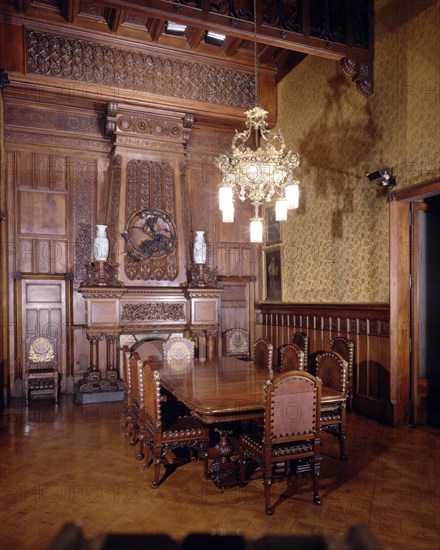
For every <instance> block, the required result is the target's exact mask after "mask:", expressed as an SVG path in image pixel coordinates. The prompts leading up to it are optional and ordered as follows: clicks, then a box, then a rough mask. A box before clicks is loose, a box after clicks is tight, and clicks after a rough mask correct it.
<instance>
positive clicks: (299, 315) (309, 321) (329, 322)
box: [255, 304, 393, 423]
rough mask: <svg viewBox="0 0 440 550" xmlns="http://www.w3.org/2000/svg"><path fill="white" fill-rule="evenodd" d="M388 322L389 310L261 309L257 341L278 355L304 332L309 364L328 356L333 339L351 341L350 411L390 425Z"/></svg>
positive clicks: (318, 306) (328, 306)
mask: <svg viewBox="0 0 440 550" xmlns="http://www.w3.org/2000/svg"><path fill="white" fill-rule="evenodd" d="M389 316H390V308H389V306H388V305H375V304H358V305H348V304H261V305H260V306H259V307H258V308H257V310H256V334H255V335H256V338H259V337H261V338H267V339H269V340H270V341H271V343H272V344H273V346H274V348H275V350H277V349H278V348H279V347H280V346H281V345H282V344H285V343H288V342H289V341H290V338H291V336H292V334H293V333H294V332H298V331H300V332H305V333H306V334H307V335H308V336H309V339H310V350H309V353H310V357H311V360H312V361H313V355H314V354H316V353H317V352H319V351H324V350H325V351H329V350H330V340H331V339H332V338H333V337H335V336H346V337H348V338H350V339H351V340H352V341H353V342H354V344H355V364H354V381H353V385H354V395H355V398H354V408H355V409H356V410H357V411H358V412H361V413H363V414H366V415H369V416H372V417H374V418H376V419H377V420H380V421H382V422H387V423H391V422H392V410H393V405H392V401H391V394H390V392H391V380H390V334H389ZM276 355H277V354H276V353H275V354H274V356H275V357H276Z"/></svg>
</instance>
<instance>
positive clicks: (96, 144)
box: [5, 130, 111, 153]
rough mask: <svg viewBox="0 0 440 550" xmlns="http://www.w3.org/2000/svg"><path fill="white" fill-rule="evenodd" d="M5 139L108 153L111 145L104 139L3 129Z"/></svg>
mask: <svg viewBox="0 0 440 550" xmlns="http://www.w3.org/2000/svg"><path fill="white" fill-rule="evenodd" d="M5 140H7V141H8V142H22V143H36V144H38V145H41V144H44V145H56V146H58V147H66V148H68V149H86V150H87V151H98V152H102V153H110V151H111V145H110V144H109V143H106V142H105V141H98V140H95V139H81V138H79V137H78V138H76V137H71V138H70V137H69V138H68V137H63V136H60V135H54V134H41V133H35V132H20V131H15V130H7V131H5Z"/></svg>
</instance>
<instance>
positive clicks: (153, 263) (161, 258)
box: [124, 160, 179, 281]
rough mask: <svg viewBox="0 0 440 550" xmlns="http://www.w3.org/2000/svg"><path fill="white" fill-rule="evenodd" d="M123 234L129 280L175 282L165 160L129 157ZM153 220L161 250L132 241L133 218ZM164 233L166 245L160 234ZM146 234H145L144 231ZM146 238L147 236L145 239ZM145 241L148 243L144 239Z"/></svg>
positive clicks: (170, 174) (169, 172)
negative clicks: (144, 159) (133, 158)
mask: <svg viewBox="0 0 440 550" xmlns="http://www.w3.org/2000/svg"><path fill="white" fill-rule="evenodd" d="M126 189H127V196H126V205H127V206H126V214H125V224H126V234H125V245H124V247H125V248H124V252H125V256H124V269H125V274H126V276H127V277H128V278H129V279H130V280H135V279H138V280H139V279H140V280H144V281H147V280H157V281H174V280H175V279H176V278H177V275H178V273H179V265H178V249H177V236H176V229H175V228H176V219H175V197H174V171H173V168H172V167H171V165H170V164H168V163H167V162H157V161H141V160H131V161H129V162H128V163H127V167H126ZM136 219H137V220H142V219H144V220H146V222H145V224H144V225H145V226H146V225H147V224H148V220H153V223H154V227H150V228H149V229H151V235H150V236H149V237H151V236H152V238H153V239H155V238H157V242H158V246H159V247H160V250H154V249H153V248H152V246H149V247H147V248H145V247H142V245H141V246H139V244H140V243H139V242H137V243H136V242H133V235H132V234H130V231H131V230H132V229H133V228H135V223H137V228H138V229H139V227H140V224H139V222H135V220H136ZM165 233H166V241H167V245H166V246H161V245H162V240H161V239H159V237H161V238H162V237H164V236H165ZM146 236H148V233H147V232H146ZM146 240H147V239H146ZM147 244H148V242H147ZM150 244H151V241H150Z"/></svg>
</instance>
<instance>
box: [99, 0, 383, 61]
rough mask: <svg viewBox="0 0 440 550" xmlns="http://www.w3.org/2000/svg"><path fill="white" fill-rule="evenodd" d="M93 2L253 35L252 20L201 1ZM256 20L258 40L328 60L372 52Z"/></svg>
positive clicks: (247, 36) (241, 35)
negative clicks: (195, 3) (218, 10)
mask: <svg viewBox="0 0 440 550" xmlns="http://www.w3.org/2000/svg"><path fill="white" fill-rule="evenodd" d="M96 1H97V2H99V3H101V4H105V5H107V6H110V7H114V8H124V9H126V10H130V11H135V12H139V13H143V14H146V15H148V16H149V17H152V18H159V19H163V20H165V21H167V20H172V21H175V22H176V23H182V24H186V25H189V26H191V27H198V28H202V29H203V30H213V31H216V32H219V33H222V34H226V35H228V36H233V37H235V38H241V39H242V40H254V38H255V34H254V31H255V29H254V23H253V21H248V20H245V19H239V18H235V17H232V16H231V17H229V16H227V15H223V14H220V13H214V12H212V11H210V9H209V5H210V4H209V2H202V3H201V6H202V7H201V8H195V7H193V6H191V5H185V4H177V3H174V2H164V1H163V0H149V2H148V5H145V0H96ZM306 20H307V18H306ZM306 22H307V21H306ZM259 23H260V22H259V21H257V29H256V31H257V32H256V40H257V42H258V43H261V44H267V45H270V46H274V47H277V48H283V49H287V50H294V51H299V52H303V53H306V54H313V55H317V56H319V57H325V58H327V59H336V60H339V59H342V58H343V57H349V58H351V59H355V60H357V61H359V62H370V61H371V57H372V52H370V51H369V50H366V49H365V50H364V49H361V48H351V47H350V46H347V45H346V44H342V43H338V42H332V41H331V40H327V39H322V38H316V37H313V36H310V32H309V31H310V29H309V27H308V25H305V27H304V33H305V34H299V33H296V32H293V31H290V30H285V29H279V28H278V27H274V26H269V25H266V24H262V23H261V24H259Z"/></svg>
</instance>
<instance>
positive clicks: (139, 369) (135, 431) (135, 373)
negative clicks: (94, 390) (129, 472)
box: [126, 352, 144, 460]
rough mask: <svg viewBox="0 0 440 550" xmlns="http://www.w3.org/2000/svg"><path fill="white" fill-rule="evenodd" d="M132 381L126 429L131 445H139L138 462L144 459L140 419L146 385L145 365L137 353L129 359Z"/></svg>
mask: <svg viewBox="0 0 440 550" xmlns="http://www.w3.org/2000/svg"><path fill="white" fill-rule="evenodd" d="M128 367H129V374H128V377H129V379H130V417H129V420H128V423H127V427H126V433H127V437H128V436H131V439H130V445H131V446H132V447H135V446H136V445H137V444H139V450H138V453H137V455H136V459H137V460H142V459H143V458H144V452H143V443H142V438H141V436H140V419H141V414H142V410H143V408H144V384H143V365H142V361H141V360H140V358H139V354H138V353H137V352H132V353H130V357H129V364H128Z"/></svg>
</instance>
